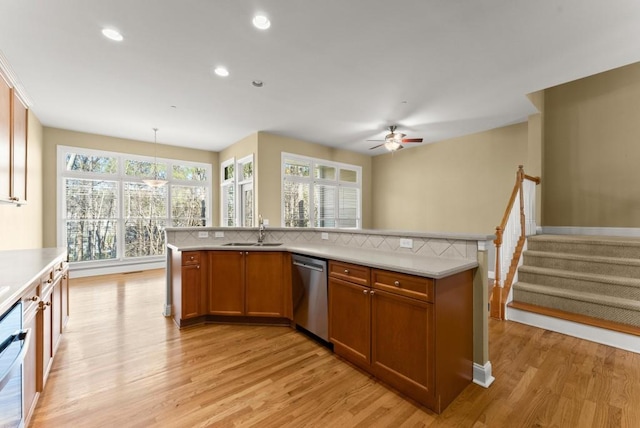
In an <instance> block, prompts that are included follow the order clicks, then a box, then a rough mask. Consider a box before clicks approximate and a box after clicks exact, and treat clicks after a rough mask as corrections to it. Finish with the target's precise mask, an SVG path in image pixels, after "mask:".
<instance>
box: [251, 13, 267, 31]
mask: <svg viewBox="0 0 640 428" xmlns="http://www.w3.org/2000/svg"><path fill="white" fill-rule="evenodd" d="M252 22H253V26H254V27H256V28H259V29H261V30H266V29H267V28H269V27H271V21H269V18H267V17H266V16H264V15H256V16H254V17H253V21H252Z"/></svg>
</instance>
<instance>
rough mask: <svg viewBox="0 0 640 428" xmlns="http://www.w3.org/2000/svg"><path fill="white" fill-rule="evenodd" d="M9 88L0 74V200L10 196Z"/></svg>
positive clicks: (7, 198)
mask: <svg viewBox="0 0 640 428" xmlns="http://www.w3.org/2000/svg"><path fill="white" fill-rule="evenodd" d="M10 175H11V88H10V87H9V85H8V84H7V82H5V81H4V79H3V78H2V76H1V75H0V200H9V198H10V197H11V179H10V178H9V177H10Z"/></svg>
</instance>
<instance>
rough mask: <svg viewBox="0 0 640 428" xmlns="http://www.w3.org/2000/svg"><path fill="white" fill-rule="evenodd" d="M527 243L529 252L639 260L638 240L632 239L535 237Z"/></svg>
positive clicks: (578, 236)
mask: <svg viewBox="0 0 640 428" xmlns="http://www.w3.org/2000/svg"><path fill="white" fill-rule="evenodd" d="M527 242H528V246H529V249H530V250H537V251H548V252H558V253H571V254H585V255H594V256H595V255H601V256H609V257H622V258H625V257H626V258H640V238H634V237H618V236H583V235H536V236H531V237H529V238H528V240H527Z"/></svg>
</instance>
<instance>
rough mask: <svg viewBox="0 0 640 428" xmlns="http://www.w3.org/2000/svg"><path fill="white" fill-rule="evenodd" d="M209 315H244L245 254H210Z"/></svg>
mask: <svg viewBox="0 0 640 428" xmlns="http://www.w3.org/2000/svg"><path fill="white" fill-rule="evenodd" d="M209 272H210V275H209V313H210V314H212V315H244V252H243V251H210V252H209Z"/></svg>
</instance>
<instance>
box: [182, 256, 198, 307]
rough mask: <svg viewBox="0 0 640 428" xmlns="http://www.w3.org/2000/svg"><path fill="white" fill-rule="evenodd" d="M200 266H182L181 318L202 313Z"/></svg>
mask: <svg viewBox="0 0 640 428" xmlns="http://www.w3.org/2000/svg"><path fill="white" fill-rule="evenodd" d="M202 301H203V296H202V267H201V266H200V265H199V264H194V265H186V266H182V318H183V319H187V318H194V317H197V316H200V315H202V310H201V307H202Z"/></svg>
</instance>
